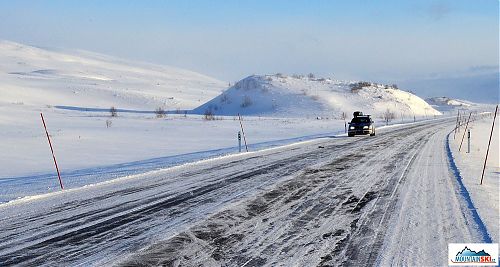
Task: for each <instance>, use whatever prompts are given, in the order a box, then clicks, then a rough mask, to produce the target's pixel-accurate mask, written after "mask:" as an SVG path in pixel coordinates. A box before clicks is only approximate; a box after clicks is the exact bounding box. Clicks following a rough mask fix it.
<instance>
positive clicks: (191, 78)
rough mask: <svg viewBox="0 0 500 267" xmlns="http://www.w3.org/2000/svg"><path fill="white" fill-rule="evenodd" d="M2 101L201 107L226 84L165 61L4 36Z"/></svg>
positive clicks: (0, 67) (0, 72) (0, 78)
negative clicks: (48, 45) (36, 44)
mask: <svg viewBox="0 0 500 267" xmlns="http://www.w3.org/2000/svg"><path fill="white" fill-rule="evenodd" d="M0 85H1V86H0V95H1V98H0V103H1V102H4V103H18V104H25V105H34V106H40V105H43V106H45V105H67V106H80V107H101V108H109V107H110V106H116V107H117V108H130V109H149V110H154V109H155V108H157V107H160V106H162V107H164V108H166V109H169V110H174V109H177V108H180V109H189V108H194V107H196V106H199V105H200V104H202V103H204V102H206V101H208V100H209V99H211V98H213V97H215V96H216V95H218V94H219V93H220V91H221V89H223V88H224V87H225V86H226V84H225V83H224V82H221V81H218V80H216V79H213V78H210V77H207V76H205V75H202V74H199V73H195V72H191V71H187V70H183V69H178V68H172V67H165V66H157V65H152V64H144V63H137V62H128V61H124V60H120V59H116V58H112V57H108V56H105V55H100V54H94V53H90V52H84V51H74V52H61V51H54V50H46V49H41V48H36V47H32V46H27V45H22V44H18V43H13V42H10V41H1V40H0Z"/></svg>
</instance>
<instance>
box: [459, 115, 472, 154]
mask: <svg viewBox="0 0 500 267" xmlns="http://www.w3.org/2000/svg"><path fill="white" fill-rule="evenodd" d="M470 115H472V112H471V113H469V118H467V123H466V124H465V129H464V135H462V141H460V147H459V148H458V152H460V150H461V149H462V143H463V142H464V137H465V133H466V132H467V127H468V126H469V120H470Z"/></svg>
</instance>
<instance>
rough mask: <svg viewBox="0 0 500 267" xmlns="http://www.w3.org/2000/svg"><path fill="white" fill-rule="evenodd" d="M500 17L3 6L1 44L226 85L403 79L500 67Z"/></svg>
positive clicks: (299, 8)
mask: <svg viewBox="0 0 500 267" xmlns="http://www.w3.org/2000/svg"><path fill="white" fill-rule="evenodd" d="M498 13H499V1H498V0H468V1H464V0H449V1H441V0H437V1H427V0H423V1H405V0H399V1H392V0H391V1H373V0H350V1H347V0H346V1H334V0H332V1H320V0H316V1H314V0H312V1H298V0H296V1H294V0H290V1H282V0H279V1H262V0H255V1H229V0H226V1H222V0H211V1H209V0H206V1H202V0H195V1H181V0H179V1H139V0H137V1H112V0H108V1H72V0H69V1H23V0H19V1H4V0H0V18H1V22H0V39H6V40H11V41H17V42H21V43H25V44H31V45H36V46H41V47H54V48H66V49H84V50H89V51H95V52H100V53H105V54H110V55H114V56H118V57H123V58H128V59H134V60H141V61H146V62H152V63H159V64H165V65H171V66H177V67H183V68H186V69H190V70H194V71H198V72H201V73H204V74H207V75H210V76H213V77H216V78H219V79H221V80H226V81H235V80H239V79H241V78H243V77H245V76H248V75H250V74H254V73H256V74H263V73H276V72H283V73H309V72H313V73H315V74H317V75H319V76H331V77H335V78H339V79H363V80H375V81H382V82H392V81H394V82H398V81H408V80H422V79H429V78H434V77H439V78H442V77H455V76H457V75H464V73H467V72H468V71H469V70H472V69H478V68H480V69H481V68H482V69H489V70H496V71H498V61H499V52H498V40H499V36H498V34H499V15H498ZM467 75H468V74H467Z"/></svg>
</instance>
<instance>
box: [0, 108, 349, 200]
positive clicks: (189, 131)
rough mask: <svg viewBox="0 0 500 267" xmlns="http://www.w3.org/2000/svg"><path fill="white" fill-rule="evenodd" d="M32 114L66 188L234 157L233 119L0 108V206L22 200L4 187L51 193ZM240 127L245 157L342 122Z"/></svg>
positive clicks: (46, 157)
mask: <svg viewBox="0 0 500 267" xmlns="http://www.w3.org/2000/svg"><path fill="white" fill-rule="evenodd" d="M2 111H3V112H2ZM39 112H44V117H45V120H46V123H47V127H48V130H49V133H50V135H51V140H52V144H53V146H54V151H55V153H56V157H57V160H58V165H59V168H60V170H61V172H62V177H63V181H64V182H65V186H66V187H67V188H72V187H75V186H82V185H86V184H90V183H95V182H100V181H103V180H107V179H111V178H116V177H119V176H125V175H130V174H133V173H138V172H144V171H149V170H154V169H159V168H165V167H169V166H172V165H177V164H181V163H185V162H190V161H194V160H199V159H203V158H207V157H215V156H220V155H225V154H231V153H237V152H238V140H237V133H238V131H240V123H239V121H238V120H237V118H236V117H218V119H217V120H210V121H208V120H205V119H204V118H203V116H198V115H187V116H186V117H184V115H172V114H169V115H167V117H166V118H156V116H155V115H154V114H131V113H119V114H118V117H115V118H111V117H110V116H109V113H94V112H91V113H88V112H79V111H68V110H61V109H56V108H43V109H33V110H27V109H26V108H25V107H20V106H18V105H2V106H0V113H1V114H6V113H7V114H13V113H15V114H16V117H15V121H9V118H4V119H3V120H2V122H4V124H0V136H1V138H2V142H0V150H2V151H9V153H2V154H0V166H2V171H1V173H0V183H3V184H4V186H3V187H2V189H0V191H1V194H0V195H1V196H2V197H1V198H2V199H1V200H2V201H5V200H6V199H12V198H15V197H19V196H22V195H23V193H22V192H19V190H21V189H19V190H17V189H12V188H10V189H9V188H7V186H6V185H7V184H12V183H15V184H16V185H17V186H16V187H18V186H19V183H21V184H24V183H33V184H38V185H39V186H42V185H43V187H44V189H43V188H39V186H35V187H37V188H38V189H36V190H35V191H36V192H37V193H42V192H41V190H45V191H52V190H58V184H57V179H56V173H55V169H54V163H53V161H52V156H51V153H50V148H49V145H48V143H47V138H46V135H45V131H44V129H43V126H42V122H41V119H40V114H39ZM0 116H1V115H0ZM11 119H12V118H11ZM108 120H109V121H111V122H112V124H111V127H109V128H107V127H106V121H108ZM243 125H244V130H245V136H246V139H247V142H248V144H249V150H256V149H261V148H265V147H271V146H276V145H280V144H286V143H291V142H294V141H300V140H306V139H310V138H315V137H319V136H329V135H333V134H339V133H343V132H344V122H343V121H340V120H327V119H324V120H317V119H315V118H309V119H307V118H302V119H293V118H259V117H244V118H243ZM241 142H242V147H243V150H245V147H244V140H243V138H242V141H241ZM24 188H25V189H26V187H24ZM11 190H13V191H11ZM30 191H32V190H31V189H30Z"/></svg>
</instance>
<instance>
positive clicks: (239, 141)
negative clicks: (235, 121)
mask: <svg viewBox="0 0 500 267" xmlns="http://www.w3.org/2000/svg"><path fill="white" fill-rule="evenodd" d="M238 152H240V153H241V132H240V131H238Z"/></svg>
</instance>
